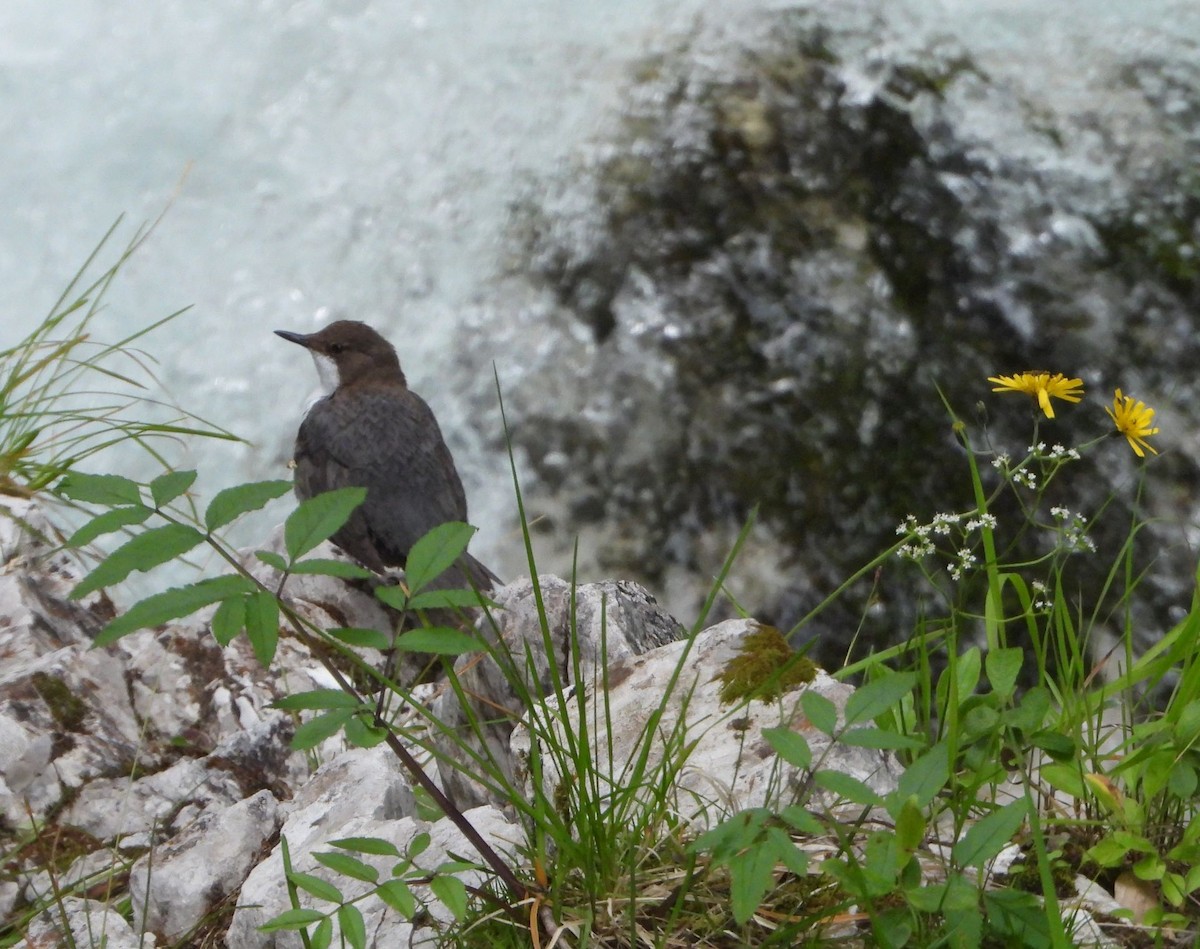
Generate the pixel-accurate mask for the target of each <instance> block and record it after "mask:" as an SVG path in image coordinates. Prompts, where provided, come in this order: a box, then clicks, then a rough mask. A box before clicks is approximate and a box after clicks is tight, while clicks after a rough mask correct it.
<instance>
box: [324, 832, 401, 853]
mask: <svg viewBox="0 0 1200 949" xmlns="http://www.w3.org/2000/svg"><path fill="white" fill-rule="evenodd" d="M329 846H331V847H340V848H341V849H342V850H353V851H354V852H355V853H370V854H374V855H376V856H378V857H399V856H401V854H400V848H399V847H397V846H396V845H395V844H394V843H392V842H391V841H390V840H384V839H383V838H382V837H342V838H341V839H339V840H331V841H329Z"/></svg>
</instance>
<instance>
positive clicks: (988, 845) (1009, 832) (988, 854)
mask: <svg viewBox="0 0 1200 949" xmlns="http://www.w3.org/2000/svg"><path fill="white" fill-rule="evenodd" d="M1028 813H1029V806H1028V804H1027V803H1026V802H1025V800H1024V799H1022V800H1018V801H1012V802H1011V803H1009V804H1005V805H1004V806H1003V807H1001V808H1000V809H998V810H995V811H992V813H990V814H988V815H987V816H986V817H982V818H980V819H979V820H978V821H976V822H975V823H974V824H972V825H971V826H970V827H968V828H967V832H966V833H965V834H963V835H962V838H961V839H960V840H959V841H958V843H956V844H955V845H954V850H953V854H954V860H955V862H956V863H958V865H959V866H963V867H982V866H983V865H984V864H985V863H987V862H988V861H989V860H991V859H992V858H993V857H995V856H996V854H998V853H999V852H1000V851H1001V850H1003V849H1004V848H1005V847H1007V846H1008V845H1009V843H1011V842H1012V839H1013V835H1014V834H1016V832H1017V830H1018V828H1020V826H1021V825H1022V824H1023V823H1024V822H1025V817H1026V815H1027V814H1028Z"/></svg>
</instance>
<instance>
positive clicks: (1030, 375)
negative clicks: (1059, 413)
mask: <svg viewBox="0 0 1200 949" xmlns="http://www.w3.org/2000/svg"><path fill="white" fill-rule="evenodd" d="M988 382H994V383H996V387H995V388H994V389H992V391H993V392H1024V393H1025V394H1026V395H1030V396H1033V397H1034V398H1035V399H1037V402H1038V405H1039V406H1040V407H1041V410H1042V411H1043V412H1044V413H1046V418H1054V405H1053V404H1052V403H1051V401H1050V399H1051V398H1055V399H1062V400H1063V401H1064V402H1078V401H1079V400H1080V399H1081V398H1083V380H1082V379H1068V378H1067V377H1066V376H1064V375H1063V374H1062V373H1061V372H1055V373H1049V372H1035V371H1030V372H1018V373H1016V374H1015V375H1011V376H989V377H988Z"/></svg>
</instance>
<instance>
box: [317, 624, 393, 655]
mask: <svg viewBox="0 0 1200 949" xmlns="http://www.w3.org/2000/svg"><path fill="white" fill-rule="evenodd" d="M326 632H327V633H329V635H330V636H332V637H333V638H334V639H338V640H341V641H342V642H344V643H345V644H346V645H347V646H355V647H357V648H359V649H378V650H380V651H381V652H382V651H384V650H387V649H391V648H392V638H391V637H390V636H388V635H387V634H386V633H381V632H380V631H379V630H377V629H361V628H358V627H353V626H342V627H338V628H335V629H329V630H326Z"/></svg>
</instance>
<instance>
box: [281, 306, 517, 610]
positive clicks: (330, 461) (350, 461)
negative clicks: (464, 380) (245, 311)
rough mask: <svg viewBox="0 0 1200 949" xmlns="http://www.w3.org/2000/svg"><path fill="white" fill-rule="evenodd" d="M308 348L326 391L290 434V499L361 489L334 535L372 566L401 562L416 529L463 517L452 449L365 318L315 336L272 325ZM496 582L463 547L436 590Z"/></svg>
mask: <svg viewBox="0 0 1200 949" xmlns="http://www.w3.org/2000/svg"><path fill="white" fill-rule="evenodd" d="M275 333H276V335H277V336H282V337H283V338H284V339H286V340H288V341H289V342H293V343H298V344H299V345H301V346H303V347H304V348H305V349H307V350H308V351H309V352H310V353H311V354H312V357H313V361H314V362H315V363H316V364H317V374H318V375H319V376H320V377H321V382H322V385H323V386H324V388H325V390H326V392H325V396H324V398H321V399H319V400H318V401H317V402H316V403H314V404H313V406H312V408H310V409H309V410H308V414H307V415H306V416H305V417H304V421H303V422H301V423H300V431H299V433H298V434H297V435H296V450H295V464H296V476H295V490H296V496H297V497H298V498H299V499H300V500H301V501H304V500H307V499H308V498H311V497H313V496H315V495H318V494H322V493H323V492H325V491H332V490H334V489H335V488H349V487H361V488H366V489H367V498H366V500H365V501H364V502H363V504H362V505H361V506H360V507H359V508H358V509H357V510H355V512H354V513H353V514H352V515H351V516H350V520H349V521H347V522H346V524H345V525H344V526H343V527H342V528H341V529H340V530H339V531H338V532H337V533H336V534H334V535H333V538H332V540H333V542H334V543H335V544H337V545H338V546H339V547H340V548H342V550H344V551H345V552H346V553H348V554H349V555H350V556H351V557H353V558H355V559H356V560H358V561H359V562H360V563H362V564H363V566H365V567H368V568H369V569H371V570H374V571H376V572H377V573H382V572H384V569H385V568H386V567H403V566H404V562H405V560H406V559H407V557H408V551H409V549H410V548H411V547H412V545H413V543H415V542H416V541H417V540H418V539H419V538H420V537H421V536H422V535H424V534H425V533H427V532H428V531H430V530H432V529H433V528H434V527H437V526H438V525H439V524H444V523H446V522H447V521H465V520H466V519H467V498H466V495H465V494H464V492H463V486H462V481H461V480H460V479H459V477H458V471H457V469H455V467H454V459H453V458H452V457H451V456H450V449H448V448H447V447H446V442H445V441H444V440H443V439H442V431H441V429H440V428H438V423H437V420H436V419H435V418H434V417H433V412H432V411H430V408H429V406H428V405H426V404H425V400H424V399H422V398H421V397H420V396H419V395H417V394H416V393H415V392H413V391H412V390H411V389H409V388H408V383H407V381H406V380H405V378H404V373H403V372H402V371H401V370H400V360H399V359H398V358H397V356H396V350H395V349H393V348H392V345H391V343H389V342H388V341H387V340H386V339H384V338H383V337H382V336H380V335H379V334H378V333H377V332H375V330H373V329H371V327H369V326H367V325H366V324H365V323H359V322H356V321H354V320H338V321H337V322H336V323H330V324H329V325H328V326H326V327H325V328H324V329H323V330H320V331H319V332H316V333H308V334H305V333H291V332H288V331H287V330H276V331H275ZM468 581H469V582H470V583H473V584H474V585H475V587H476V588H478V589H480V590H490V589H491V588H492V585H493V584H494V583H498V582H499V581H498V580H497V578H496V575H495V574H493V573H492V572H491V571H490V570H489V569H488V568H487V567H485V566H484V565H483V564H481V563H480V562H479V561H478V560H476V559H475V558H474V557H472V556H471V555H470V554H468V553H464V554H463V555H462V557H461V558H460V559H459V561H458V563H457V564H456V565H455V566H453V567H451V568H450V569H449V570H447V571H446V572H445V573H444V574H442V575H441V577H439V578H438V579H437V580H436V581H435V583H434V585H435V586H437V587H440V588H452V587H465V586H467V585H468Z"/></svg>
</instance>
